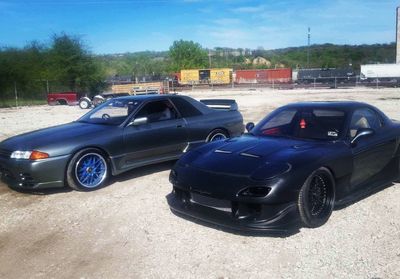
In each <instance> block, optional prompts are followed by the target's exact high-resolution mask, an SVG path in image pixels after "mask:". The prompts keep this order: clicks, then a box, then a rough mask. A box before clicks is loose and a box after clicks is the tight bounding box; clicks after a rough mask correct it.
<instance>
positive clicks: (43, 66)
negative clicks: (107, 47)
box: [0, 34, 105, 106]
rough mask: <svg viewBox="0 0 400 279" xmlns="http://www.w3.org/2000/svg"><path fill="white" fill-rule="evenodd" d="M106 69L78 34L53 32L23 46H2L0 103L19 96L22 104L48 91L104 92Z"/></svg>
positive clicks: (42, 96) (44, 96)
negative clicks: (45, 38) (46, 39)
mask: <svg viewBox="0 0 400 279" xmlns="http://www.w3.org/2000/svg"><path fill="white" fill-rule="evenodd" d="M104 77H105V71H104V69H103V67H102V66H101V64H100V63H99V61H98V60H97V59H96V58H95V57H94V56H93V55H92V54H91V53H90V52H89V51H88V48H87V46H85V45H84V43H83V42H82V41H81V40H80V39H79V38H78V37H74V36H69V35H66V34H60V35H53V36H52V38H51V42H50V43H49V44H48V45H46V44H41V43H38V42H32V43H30V44H29V45H27V46H25V47H24V48H22V49H18V48H1V49H0V105H2V106H4V105H7V104H9V103H10V100H14V98H15V95H17V96H18V98H19V101H20V104H21V103H22V104H24V103H28V104H29V103H34V100H46V94H47V92H48V91H67V90H72V91H78V92H100V91H102V90H103V88H104V87H105V82H104Z"/></svg>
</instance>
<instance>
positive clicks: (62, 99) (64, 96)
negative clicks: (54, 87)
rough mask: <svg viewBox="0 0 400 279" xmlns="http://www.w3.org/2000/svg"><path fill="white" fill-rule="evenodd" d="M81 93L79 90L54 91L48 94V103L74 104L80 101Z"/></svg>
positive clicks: (52, 104)
mask: <svg viewBox="0 0 400 279" xmlns="http://www.w3.org/2000/svg"><path fill="white" fill-rule="evenodd" d="M79 98H80V96H79V94H78V93H77V92H73V91H70V92H53V93H49V94H47V103H48V104H49V105H51V106H54V105H69V106H74V105H77V104H78V103H79Z"/></svg>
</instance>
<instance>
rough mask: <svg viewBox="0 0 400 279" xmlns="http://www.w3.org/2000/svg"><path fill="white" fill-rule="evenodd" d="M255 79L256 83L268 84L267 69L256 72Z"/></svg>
mask: <svg viewBox="0 0 400 279" xmlns="http://www.w3.org/2000/svg"><path fill="white" fill-rule="evenodd" d="M256 79H257V83H268V70H267V69H260V70H257V74H256Z"/></svg>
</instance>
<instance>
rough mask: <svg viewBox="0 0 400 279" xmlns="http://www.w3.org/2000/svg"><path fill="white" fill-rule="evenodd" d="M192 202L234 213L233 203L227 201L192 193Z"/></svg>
mask: <svg viewBox="0 0 400 279" xmlns="http://www.w3.org/2000/svg"><path fill="white" fill-rule="evenodd" d="M190 201H191V202H192V203H196V204H199V205H202V206H206V207H211V208H214V209H216V210H220V211H224V212H229V213H232V203H231V202H230V201H227V200H221V199H216V198H211V197H207V196H203V195H200V194H196V193H191V196H190Z"/></svg>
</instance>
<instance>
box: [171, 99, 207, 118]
mask: <svg viewBox="0 0 400 279" xmlns="http://www.w3.org/2000/svg"><path fill="white" fill-rule="evenodd" d="M171 100H172V102H173V103H174V104H175V106H176V107H177V109H178V110H179V112H180V113H181V115H182V117H191V116H198V115H201V112H200V111H199V110H198V109H197V108H195V107H194V106H192V104H191V103H189V102H188V101H186V100H184V99H182V98H171Z"/></svg>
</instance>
